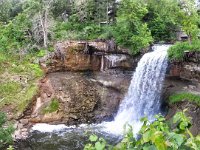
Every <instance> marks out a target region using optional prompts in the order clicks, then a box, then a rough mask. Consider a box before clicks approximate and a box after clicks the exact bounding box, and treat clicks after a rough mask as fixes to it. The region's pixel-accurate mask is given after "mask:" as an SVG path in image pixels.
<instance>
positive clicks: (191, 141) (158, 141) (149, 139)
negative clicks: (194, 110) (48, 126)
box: [84, 110, 200, 150]
mask: <svg viewBox="0 0 200 150" xmlns="http://www.w3.org/2000/svg"><path fill="white" fill-rule="evenodd" d="M184 112H185V110H184V111H183V112H178V113H177V114H175V116H174V117H173V119H172V124H170V123H168V122H167V121H166V120H165V118H164V117H163V116H161V115H156V116H155V118H156V121H154V122H153V123H150V122H149V121H148V120H147V118H142V119H141V121H142V122H143V126H142V127H141V129H140V131H139V135H138V137H139V139H138V140H137V139H136V138H135V137H134V135H133V132H132V127H131V126H128V130H127V132H126V134H125V136H124V138H123V140H122V141H121V142H120V143H119V144H117V146H111V145H109V144H107V143H106V142H105V140H103V139H102V138H98V137H96V136H94V135H91V136H90V143H89V144H87V145H85V148H84V150H106V149H109V150H127V149H130V150H177V149H180V150H186V149H187V150H198V148H199V147H200V135H198V136H196V137H193V135H192V134H191V133H190V131H189V128H190V127H191V123H190V118H188V117H186V115H185V113H184Z"/></svg>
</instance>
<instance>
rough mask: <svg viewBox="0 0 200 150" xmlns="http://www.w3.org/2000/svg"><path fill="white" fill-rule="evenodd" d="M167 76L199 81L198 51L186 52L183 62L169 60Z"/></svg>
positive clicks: (199, 63) (199, 57) (199, 60)
mask: <svg viewBox="0 0 200 150" xmlns="http://www.w3.org/2000/svg"><path fill="white" fill-rule="evenodd" d="M169 76H173V77H180V78H182V79H187V80H190V81H194V82H200V53H199V52H191V53H186V54H185V60H184V61H183V62H171V63H170V68H169Z"/></svg>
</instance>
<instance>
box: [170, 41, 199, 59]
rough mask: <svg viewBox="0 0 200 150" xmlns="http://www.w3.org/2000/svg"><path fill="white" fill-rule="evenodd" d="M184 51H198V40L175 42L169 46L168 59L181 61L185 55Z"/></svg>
mask: <svg viewBox="0 0 200 150" xmlns="http://www.w3.org/2000/svg"><path fill="white" fill-rule="evenodd" d="M185 51H189V52H200V40H195V41H192V43H191V44H190V43H189V42H188V41H187V42H177V43H176V44H175V45H173V46H171V47H170V48H169V50H168V56H169V59H170V60H173V61H183V60H184V56H185Z"/></svg>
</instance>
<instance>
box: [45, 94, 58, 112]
mask: <svg viewBox="0 0 200 150" xmlns="http://www.w3.org/2000/svg"><path fill="white" fill-rule="evenodd" d="M58 109H59V101H58V100H57V99H56V98H53V99H52V100H51V102H50V104H49V105H48V106H47V107H45V108H44V110H43V112H44V113H45V114H46V113H52V112H55V111H58Z"/></svg>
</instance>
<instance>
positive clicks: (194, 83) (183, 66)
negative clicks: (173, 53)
mask: <svg viewBox="0 0 200 150" xmlns="http://www.w3.org/2000/svg"><path fill="white" fill-rule="evenodd" d="M176 93H192V94H195V95H200V53H199V52H187V53H185V57H184V61H182V62H170V65H169V69H168V72H167V76H166V79H165V86H164V90H163V99H165V100H167V102H166V103H169V102H168V98H169V96H170V95H173V94H176ZM184 109H187V111H186V114H187V115H188V116H190V117H191V119H192V120H191V121H192V128H191V131H192V133H193V134H194V135H197V134H199V133H200V130H199V129H200V122H199V118H200V107H199V106H198V105H197V104H196V103H194V102H190V101H188V99H187V98H186V99H183V101H182V102H178V103H176V104H169V105H168V113H167V116H166V118H167V119H169V118H171V117H172V116H173V115H174V114H175V113H176V112H177V111H182V110H184Z"/></svg>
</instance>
